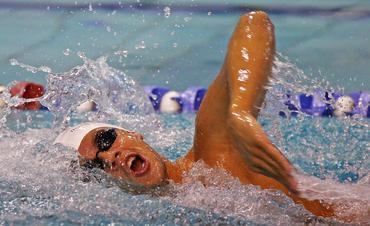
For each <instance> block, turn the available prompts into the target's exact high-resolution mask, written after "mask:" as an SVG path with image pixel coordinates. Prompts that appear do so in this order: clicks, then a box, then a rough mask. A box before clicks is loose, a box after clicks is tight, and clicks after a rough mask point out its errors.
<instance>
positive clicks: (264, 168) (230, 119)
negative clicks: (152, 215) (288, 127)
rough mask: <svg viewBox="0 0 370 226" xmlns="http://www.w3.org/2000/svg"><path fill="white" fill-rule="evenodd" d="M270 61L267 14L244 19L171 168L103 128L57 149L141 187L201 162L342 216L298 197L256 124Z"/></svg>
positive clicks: (83, 129) (144, 147)
mask: <svg viewBox="0 0 370 226" xmlns="http://www.w3.org/2000/svg"><path fill="white" fill-rule="evenodd" d="M274 57H275V37H274V26H273V24H272V23H271V21H270V20H269V18H268V16H267V14H265V13H263V12H251V13H249V14H246V15H243V16H242V17H241V18H240V20H239V22H238V24H237V25H236V28H235V31H234V33H233V35H232V37H231V39H230V42H229V44H228V50H227V54H226V57H225V60H224V64H223V66H222V68H221V70H220V72H219V74H218V75H217V77H216V79H215V80H214V81H213V83H212V84H211V86H210V87H209V89H208V92H207V93H206V95H205V98H204V100H203V102H202V104H201V106H200V109H199V112H198V114H197V117H196V123H195V136H194V142H193V147H192V148H191V149H190V150H189V152H188V153H187V154H186V155H185V156H183V157H182V158H180V159H178V160H177V161H175V162H171V161H169V160H167V159H165V158H164V157H163V156H161V155H159V154H158V153H157V152H156V151H155V150H153V149H152V148H151V147H150V146H149V145H148V144H147V143H146V142H145V141H144V138H143V136H142V135H140V134H138V133H135V132H132V131H127V130H125V129H123V128H119V127H116V126H112V125H107V124H99V123H85V124H81V125H79V126H76V127H73V128H71V129H68V130H66V131H64V132H63V133H62V134H61V135H59V136H58V137H57V139H56V141H55V143H61V144H64V145H66V146H70V147H73V148H76V149H78V152H79V159H80V164H81V165H85V166H86V165H89V166H98V167H101V168H102V169H104V170H105V171H106V172H107V173H109V174H111V175H112V176H113V177H115V178H118V179H121V180H123V181H126V182H127V183H129V184H131V185H133V186H137V187H140V188H143V187H144V188H150V187H156V186H160V185H162V184H164V183H166V182H167V181H168V180H171V181H173V182H175V183H181V182H182V179H183V178H182V177H183V175H184V173H185V172H187V171H189V170H190V169H191V167H192V165H193V163H194V162H196V161H198V160H202V161H204V162H205V163H206V164H207V165H208V166H210V167H215V168H223V169H225V170H226V171H228V172H229V173H230V174H231V175H232V176H234V177H236V178H238V179H239V180H240V181H241V182H242V183H244V184H253V185H257V186H260V187H261V188H264V189H277V190H280V191H283V192H284V193H285V194H286V195H287V196H289V197H291V198H292V199H293V200H294V201H295V202H296V203H300V204H302V205H304V207H305V208H306V209H307V210H309V211H311V212H312V213H313V214H315V215H318V216H324V217H340V216H337V215H336V213H335V212H334V210H333V208H332V206H331V205H328V204H325V203H323V202H322V201H321V200H307V199H304V198H301V197H300V196H299V193H298V192H297V182H296V180H295V178H294V177H293V176H292V174H293V172H294V171H295V169H294V167H293V166H292V165H291V163H290V162H289V161H288V160H287V158H286V157H285V156H284V155H283V154H282V153H281V152H280V151H279V150H278V149H277V147H276V146H275V145H273V144H272V143H271V141H270V140H269V139H268V137H267V135H266V134H265V132H264V131H263V129H262V127H261V125H260V124H259V123H258V122H257V117H258V114H259V109H260V107H261V105H262V103H263V101H264V97H265V93H266V88H265V87H266V85H268V81H269V78H270V77H271V73H272V66H273V60H274Z"/></svg>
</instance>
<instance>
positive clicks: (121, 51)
mask: <svg viewBox="0 0 370 226" xmlns="http://www.w3.org/2000/svg"><path fill="white" fill-rule="evenodd" d="M114 55H118V56H122V57H124V58H126V57H127V56H128V51H127V50H118V51H115V52H114Z"/></svg>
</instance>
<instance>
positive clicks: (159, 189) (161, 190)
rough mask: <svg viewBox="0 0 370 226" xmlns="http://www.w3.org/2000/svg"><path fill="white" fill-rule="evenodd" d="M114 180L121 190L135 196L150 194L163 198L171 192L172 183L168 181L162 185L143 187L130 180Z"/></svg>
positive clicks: (164, 181)
mask: <svg viewBox="0 0 370 226" xmlns="http://www.w3.org/2000/svg"><path fill="white" fill-rule="evenodd" d="M112 178H113V181H114V182H115V184H117V186H118V187H119V188H120V189H122V190H124V191H126V192H128V193H131V194H135V195H140V194H150V195H154V196H162V195H163V194H168V191H169V190H170V186H169V185H170V183H169V181H168V180H163V181H162V182H161V183H157V184H151V185H143V184H138V183H135V182H132V181H128V180H122V179H118V178H114V177H112Z"/></svg>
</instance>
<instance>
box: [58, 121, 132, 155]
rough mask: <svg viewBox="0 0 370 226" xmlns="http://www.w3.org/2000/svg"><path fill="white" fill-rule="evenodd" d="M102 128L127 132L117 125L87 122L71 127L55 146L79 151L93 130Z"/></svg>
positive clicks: (60, 136) (64, 132) (63, 133)
mask: <svg viewBox="0 0 370 226" xmlns="http://www.w3.org/2000/svg"><path fill="white" fill-rule="evenodd" d="M100 127H110V128H116V129H122V130H125V129H123V128H121V127H119V126H115V125H110V124H105V123H96V122H86V123H82V124H80V125H77V126H74V127H70V128H68V129H66V130H65V131H63V132H62V133H61V134H59V136H58V137H57V138H56V139H55V141H54V144H63V145H64V146H67V147H71V148H74V149H76V150H77V149H78V147H79V146H80V143H81V141H82V139H83V138H84V137H85V135H86V134H88V133H89V132H90V131H91V130H93V129H96V128H100Z"/></svg>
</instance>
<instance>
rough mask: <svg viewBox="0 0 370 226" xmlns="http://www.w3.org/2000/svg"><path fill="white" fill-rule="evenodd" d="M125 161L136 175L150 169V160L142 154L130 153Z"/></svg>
mask: <svg viewBox="0 0 370 226" xmlns="http://www.w3.org/2000/svg"><path fill="white" fill-rule="evenodd" d="M125 163H126V166H127V168H128V169H129V170H130V172H131V173H133V174H134V175H135V176H141V175H143V174H144V173H146V172H147V171H148V170H149V162H148V161H147V160H146V159H145V158H144V157H143V156H142V155H140V154H136V153H132V154H129V155H128V156H126V158H125Z"/></svg>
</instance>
